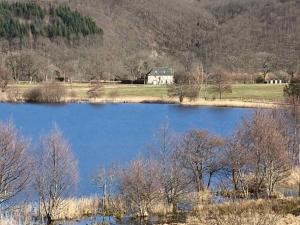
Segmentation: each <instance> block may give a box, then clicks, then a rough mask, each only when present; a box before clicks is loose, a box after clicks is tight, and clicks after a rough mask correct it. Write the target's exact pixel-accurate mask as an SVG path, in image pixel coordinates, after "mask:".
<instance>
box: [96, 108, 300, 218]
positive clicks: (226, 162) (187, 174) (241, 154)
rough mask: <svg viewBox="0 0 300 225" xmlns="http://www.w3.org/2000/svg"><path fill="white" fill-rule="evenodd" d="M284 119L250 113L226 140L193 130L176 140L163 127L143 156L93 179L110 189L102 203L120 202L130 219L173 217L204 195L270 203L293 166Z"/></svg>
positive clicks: (294, 159)
mask: <svg viewBox="0 0 300 225" xmlns="http://www.w3.org/2000/svg"><path fill="white" fill-rule="evenodd" d="M288 117H289V116H288V115H287V114H285V113H284V112H282V111H273V110H256V111H255V112H254V113H253V115H252V116H251V117H249V118H245V119H244V120H243V121H242V122H241V123H240V124H239V126H237V128H236V130H235V131H234V132H233V134H232V136H231V137H228V138H222V137H219V136H216V135H214V134H211V133H209V132H207V131H205V130H197V129H192V130H189V131H188V132H186V133H185V134H183V135H176V134H174V133H173V132H172V131H171V130H170V128H169V126H168V125H167V124H164V125H163V126H162V127H161V129H160V131H159V132H158V134H157V136H156V138H155V141H154V142H153V143H152V145H151V147H150V151H149V153H148V154H146V156H144V157H141V156H140V157H138V158H137V159H135V160H133V161H132V162H131V163H130V164H129V165H128V166H126V167H123V168H117V167H113V168H111V169H110V170H109V169H107V171H110V173H106V174H105V173H99V174H98V175H99V176H98V177H102V179H97V180H96V181H98V186H99V187H100V188H102V189H101V190H103V186H104V185H111V186H114V188H110V189H109V188H107V189H105V194H104V192H103V199H104V200H103V202H105V201H108V198H109V196H114V197H115V198H121V199H123V201H124V204H125V208H126V209H128V210H129V212H130V213H133V214H137V215H139V216H146V215H148V213H151V212H152V211H153V207H155V206H157V205H158V204H163V205H165V206H166V208H167V209H168V210H170V209H171V210H172V211H173V212H174V213H176V212H177V210H178V209H179V208H180V207H181V206H182V205H183V204H184V203H188V204H191V205H193V204H199V203H200V204H203V203H204V202H203V201H204V198H203V193H205V192H207V191H210V192H215V193H216V194H218V195H220V196H222V197H228V198H231V199H244V198H247V199H252V198H254V199H256V198H272V197H274V196H276V190H275V189H276V187H277V185H278V184H279V183H281V182H282V181H283V180H284V179H285V178H287V177H289V175H290V173H291V171H292V168H294V166H295V165H297V163H298V159H297V158H298V156H299V149H298V148H296V151H297V154H296V156H295V155H294V153H295V149H293V148H294V145H293V141H294V138H297V139H298V136H296V137H294V136H293V132H291V128H290V127H288V126H287V125H286V122H287V119H286V118H288ZM102 171H103V170H102ZM295 182H296V183H297V182H299V181H295ZM108 190H111V192H110V193H107V192H109V191H108Z"/></svg>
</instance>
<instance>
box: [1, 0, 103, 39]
mask: <svg viewBox="0 0 300 225" xmlns="http://www.w3.org/2000/svg"><path fill="white" fill-rule="evenodd" d="M0 15H1V21H0V36H1V37H2V38H5V39H7V40H9V41H11V40H12V39H14V38H20V39H24V38H27V37H29V35H30V34H31V35H32V36H34V37H37V36H42V37H49V38H54V37H63V38H67V39H72V38H78V37H79V36H80V35H81V36H87V35H94V34H98V33H101V32H102V30H101V29H100V28H98V27H97V26H96V24H95V22H94V21H93V20H92V19H91V18H90V17H85V16H82V15H81V14H80V13H79V12H78V11H73V10H71V9H70V8H69V7H67V6H59V7H51V6H50V7H49V9H46V8H42V7H41V6H40V5H38V4H37V3H32V2H28V3H21V2H15V3H9V2H1V3H0ZM46 17H47V20H46Z"/></svg>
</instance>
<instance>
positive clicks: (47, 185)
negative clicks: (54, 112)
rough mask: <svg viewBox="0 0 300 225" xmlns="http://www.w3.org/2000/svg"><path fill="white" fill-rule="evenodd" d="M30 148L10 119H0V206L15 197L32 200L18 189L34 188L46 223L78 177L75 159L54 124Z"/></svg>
mask: <svg viewBox="0 0 300 225" xmlns="http://www.w3.org/2000/svg"><path fill="white" fill-rule="evenodd" d="M30 148H31V146H30V143H29V140H28V139H26V138H25V137H23V136H22V135H21V134H20V132H19V131H18V130H17V129H16V128H15V126H14V125H13V124H12V123H11V122H7V123H3V122H1V123H0V170H1V171H0V179H1V182H0V196H1V198H0V207H1V210H5V209H7V208H9V207H10V206H12V204H13V203H14V202H13V201H14V200H16V199H17V200H18V203H20V199H23V200H33V199H35V198H34V197H32V198H33V199H27V197H24V196H23V197H22V195H20V193H21V192H24V191H25V190H28V191H32V190H34V191H35V192H36V193H37V194H38V197H39V199H36V200H38V202H39V204H40V211H41V213H42V215H43V216H45V217H46V218H47V222H48V223H49V224H50V223H51V221H52V220H53V217H54V215H55V212H57V210H59V209H60V207H61V206H62V202H63V201H64V198H65V197H66V196H67V195H68V194H70V192H71V190H73V188H74V185H75V184H76V182H77V180H78V177H79V176H78V172H77V171H78V170H77V161H76V159H75V158H74V156H73V154H72V151H71V148H70V145H69V144H68V142H67V141H66V140H65V138H64V137H63V136H62V133H61V132H60V130H59V129H58V128H57V127H56V126H54V128H53V129H52V130H51V131H50V133H49V134H47V135H45V136H44V137H43V138H41V140H40V143H39V145H38V147H37V149H36V152H35V153H33V152H32V150H30ZM29 196H31V195H29Z"/></svg>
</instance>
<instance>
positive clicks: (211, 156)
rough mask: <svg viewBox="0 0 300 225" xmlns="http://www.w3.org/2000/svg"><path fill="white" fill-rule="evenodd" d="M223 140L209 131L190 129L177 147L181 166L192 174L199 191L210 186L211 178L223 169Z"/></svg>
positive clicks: (191, 176) (192, 179)
mask: <svg viewBox="0 0 300 225" xmlns="http://www.w3.org/2000/svg"><path fill="white" fill-rule="evenodd" d="M222 146H223V140H222V139H220V138H219V137H217V136H214V135H211V134H209V133H208V132H207V131H198V130H190V131H189V132H187V133H186V134H185V135H184V137H183V138H182V140H181V143H180V144H179V145H178V147H177V152H178V153H177V154H178V157H179V160H180V163H181V166H182V167H183V168H184V169H186V170H187V172H188V173H189V174H190V180H191V182H193V184H194V187H195V189H196V191H197V192H200V191H203V190H205V188H209V187H210V185H211V179H212V177H213V176H214V175H215V173H216V172H218V171H219V170H220V169H221V167H220V166H221V163H220V161H219V159H220V157H219V154H220V148H221V147H222Z"/></svg>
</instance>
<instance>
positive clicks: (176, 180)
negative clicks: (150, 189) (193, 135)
mask: <svg viewBox="0 0 300 225" xmlns="http://www.w3.org/2000/svg"><path fill="white" fill-rule="evenodd" d="M177 139H178V138H177V137H176V135H175V134H174V133H173V132H172V131H171V130H170V128H169V125H168V123H167V122H165V123H163V124H162V126H161V127H160V129H159V131H158V133H157V134H156V135H155V140H154V142H153V143H152V145H151V152H150V153H151V158H153V159H154V160H156V161H157V162H158V166H159V168H160V169H159V171H160V182H161V185H162V188H163V194H164V195H163V196H164V198H165V202H166V203H167V204H168V205H169V206H170V207H171V208H172V211H173V213H176V212H177V208H178V204H179V203H180V200H182V198H183V197H184V195H185V194H186V193H187V191H188V189H189V181H188V180H187V179H186V174H185V171H184V168H183V167H182V166H181V165H180V163H179V160H178V158H177V154H176V145H177Z"/></svg>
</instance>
